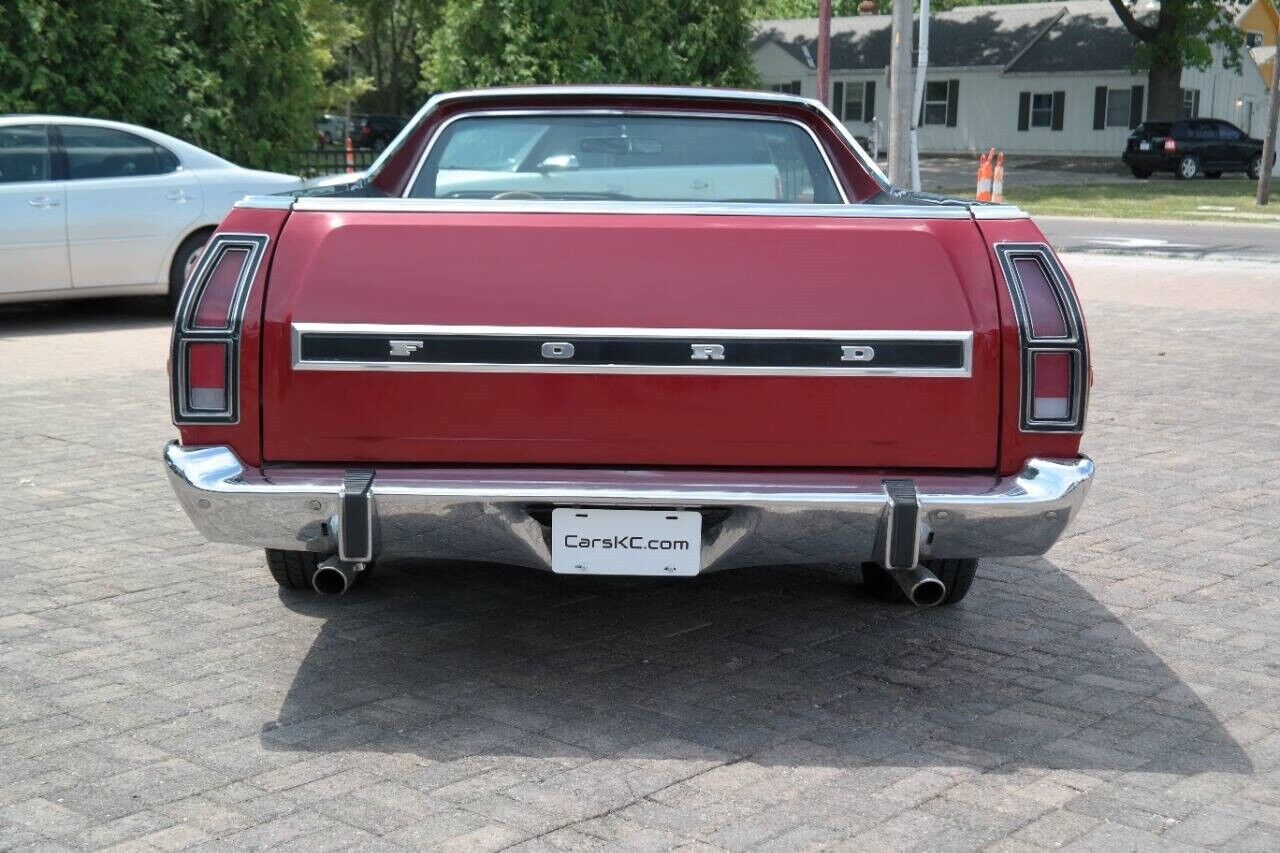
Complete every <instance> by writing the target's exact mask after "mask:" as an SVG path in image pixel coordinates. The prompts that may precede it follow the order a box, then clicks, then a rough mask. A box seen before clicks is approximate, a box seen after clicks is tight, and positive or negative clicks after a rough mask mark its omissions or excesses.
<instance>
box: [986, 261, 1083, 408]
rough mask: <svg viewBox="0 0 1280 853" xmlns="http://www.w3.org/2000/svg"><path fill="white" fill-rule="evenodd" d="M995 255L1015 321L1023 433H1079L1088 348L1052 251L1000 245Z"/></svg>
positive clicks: (1063, 273)
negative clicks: (1019, 364)
mask: <svg viewBox="0 0 1280 853" xmlns="http://www.w3.org/2000/svg"><path fill="white" fill-rule="evenodd" d="M996 254H997V255H998V256H999V258H1000V267H1001V270H1002V271H1003V272H1004V275H1005V280H1006V281H1007V282H1008V284H1009V295H1010V296H1011V297H1012V299H1013V305H1014V316H1015V317H1016V318H1017V321H1018V345H1019V350H1020V359H1021V374H1022V381H1021V386H1022V387H1021V395H1020V398H1021V400H1020V402H1021V405H1020V406H1019V415H1018V426H1019V428H1020V429H1021V430H1022V431H1024V432H1079V431H1080V430H1081V429H1083V428H1084V415H1085V409H1086V406H1087V402H1088V400H1087V397H1088V393H1089V389H1088V386H1087V385H1085V384H1084V381H1083V379H1084V376H1085V375H1086V374H1087V371H1088V369H1089V345H1088V342H1087V341H1086V340H1085V335H1084V318H1083V317H1082V316H1081V314H1080V304H1079V302H1078V301H1077V300H1076V295H1075V291H1074V290H1073V289H1072V288H1071V282H1070V280H1068V278H1067V274H1066V271H1065V270H1063V269H1062V265H1061V264H1060V263H1059V262H1058V259H1057V257H1056V256H1055V255H1054V254H1053V250H1052V249H1050V248H1049V247H1048V246H1047V245H1045V244H1043V243H999V244H997V245H996Z"/></svg>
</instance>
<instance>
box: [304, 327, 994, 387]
mask: <svg viewBox="0 0 1280 853" xmlns="http://www.w3.org/2000/svg"><path fill="white" fill-rule="evenodd" d="M308 333H321V334H326V333H327V334H369V335H379V336H381V335H386V336H388V337H390V336H396V337H414V336H419V337H448V336H477V335H478V336H486V337H503V336H510V337H515V336H521V337H545V338H547V339H548V340H561V339H570V340H572V339H578V340H581V339H584V338H588V339H589V338H603V337H610V338H617V337H623V338H638V339H672V338H687V339H691V340H694V341H695V342H711V343H714V342H716V341H717V340H724V339H730V338H732V339H741V338H752V339H758V340H787V339H792V340H841V339H844V340H852V341H857V342H864V341H872V342H875V341H950V342H955V343H960V344H962V345H963V347H964V364H963V366H962V367H959V368H915V367H874V366H871V365H864V364H863V363H850V364H849V366H846V367H760V366H753V367H748V366H740V365H739V366H735V365H717V364H716V363H714V362H706V363H703V364H688V365H623V364H574V363H573V362H571V361H567V360H561V359H557V360H554V361H548V362H545V363H543V362H535V363H527V364H510V363H501V364H500V363H483V362H479V363H477V362H435V363H428V362H384V361H312V360H307V361H304V360H303V359H302V336H303V335H304V334H308ZM290 341H291V344H290V349H291V355H292V366H293V369H294V370H324V371H345V372H352V371H378V372H384V371H385V372H397V371H403V372H414V373H586V374H634V375H646V376H661V375H682V374H706V375H712V376H839V377H846V378H855V377H864V378H865V377H873V376H906V377H937V378H952V379H964V378H969V377H971V376H972V375H973V332H971V331H921V330H914V329H913V330H904V331H886V330H866V331H860V330H849V329H845V330H838V331H833V330H819V329H683V328H669V329H666V328H627V327H572V326H445V325H417V326H415V325H382V324H376V323H293V324H292V326H291V328H290Z"/></svg>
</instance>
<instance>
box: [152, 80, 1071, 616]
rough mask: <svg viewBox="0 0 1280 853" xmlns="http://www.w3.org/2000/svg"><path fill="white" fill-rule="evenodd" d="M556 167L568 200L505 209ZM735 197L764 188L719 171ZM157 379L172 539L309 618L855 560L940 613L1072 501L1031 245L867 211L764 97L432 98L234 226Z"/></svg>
mask: <svg viewBox="0 0 1280 853" xmlns="http://www.w3.org/2000/svg"><path fill="white" fill-rule="evenodd" d="M624 128H625V133H624V130H623V129H624ZM606 140H607V141H606ZM641 140H646V141H644V142H641ZM569 157H574V158H577V166H576V170H575V171H576V172H577V174H578V176H579V177H580V178H581V179H582V181H583V183H582V184H581V185H575V186H573V187H572V188H568V189H566V188H563V187H559V186H557V185H556V184H555V183H554V182H552V183H549V184H545V185H544V184H540V183H536V182H535V183H530V182H529V181H530V180H541V179H542V177H543V170H545V169H546V168H547V167H548V165H549V164H551V163H555V164H558V166H557V167H556V168H557V169H561V170H568V169H570V167H569V166H568V165H567V163H568V161H567V159H566V158H569ZM497 163H506V164H515V168H507V169H504V170H499V169H496V168H491V167H492V166H493V165H494V164H497ZM477 164H480V165H483V166H485V167H486V177H485V182H486V183H485V185H484V187H483V189H480V188H478V187H473V189H472V191H468V192H466V193H460V192H457V191H456V187H457V184H456V183H454V182H453V177H452V176H451V175H450V172H453V171H456V170H458V169H464V168H466V167H470V166H473V165H477ZM765 167H767V168H768V169H770V170H771V171H770V172H769V174H770V176H771V180H770V182H769V183H770V184H771V186H770V187H769V192H764V191H763V189H757V188H756V187H757V185H756V184H755V181H754V178H752V179H751V180H750V181H748V182H747V183H746V184H744V183H742V182H740V181H739V176H738V175H737V174H736V171H735V170H739V169H747V170H749V171H751V170H757V169H762V168H765ZM678 169H686V170H692V171H690V172H688V173H686V174H685V178H686V180H684V181H677V180H676V179H675V177H674V176H675V175H676V174H677V171H676V170H678ZM591 173H598V174H597V180H598V181H599V182H601V184H602V185H613V186H606V187H605V188H604V189H601V188H600V187H598V186H597V187H594V188H593V187H592V186H591V185H590V184H589V183H588V182H587V178H589V177H590V175H591ZM562 174H564V171H556V170H555V169H553V170H552V171H551V172H550V175H551V176H553V177H554V176H556V175H562ZM502 175H505V177H506V183H504V182H502V181H501V180H500V179H499V177H500V176H502ZM774 175H777V176H780V177H781V180H780V186H779V185H778V184H774V182H773V180H772V176H774ZM722 177H723V181H722ZM744 186H747V187H748V189H746V190H744V189H743V187H744ZM744 192H745V193H746V194H747V195H749V196H751V197H750V198H746V199H744V198H741V196H742V195H743V193H744ZM757 195H760V196H763V197H756V196H757ZM171 358H172V365H173V370H172V372H171V375H172V389H171V394H172V407H173V421H174V424H175V425H176V426H177V428H178V432H179V436H180V438H179V440H178V441H176V442H172V443H170V444H169V446H168V447H167V448H166V450H165V460H166V463H167V469H168V474H169V478H170V480H171V482H172V485H173V488H174V490H175V491H176V493H177V496H178V498H179V500H180V502H181V504H182V506H183V508H184V509H185V510H186V512H187V513H188V515H189V516H190V518H191V519H192V521H193V522H194V524H195V525H196V527H197V528H198V529H199V530H200V531H201V532H202V533H203V534H204V535H205V536H206V537H208V538H209V539H211V540H214V541H218V542H232V543H237V544H241V545H247V546H256V547H262V548H265V549H266V560H267V565H268V567H269V568H270V571H271V574H272V576H273V577H274V578H275V580H276V582H277V583H279V584H280V585H281V586H282V587H285V588H288V589H303V588H307V587H311V588H313V589H315V590H316V591H318V592H320V593H326V594H336V593H341V592H345V591H346V590H347V589H348V587H350V586H351V584H352V583H353V582H355V581H356V580H357V579H359V578H361V577H363V576H365V575H366V574H367V573H368V571H369V568H370V567H371V566H372V565H373V562H374V561H375V560H376V559H380V558H384V557H394V556H410V557H416V558H430V559H461V560H484V561H490V562H501V563H507V564H513V565H518V566H527V567H535V568H538V569H543V570H548V571H552V572H556V573H561V574H570V575H652V576H661V577H689V576H693V575H698V574H701V573H705V572H712V571H716V570H720V569H729V568H734V567H740V566H756V565H770V564H788V565H791V564H800V563H811V564H812V563H817V564H828V563H841V564H845V563H860V564H861V566H862V576H863V579H864V581H865V582H866V584H867V585H868V586H869V587H870V589H871V590H873V591H874V592H875V593H876V594H877V595H880V596H882V597H884V598H886V599H890V600H909V601H911V602H914V603H916V604H919V605H928V604H942V603H948V604H949V603H954V602H957V601H959V600H960V599H962V598H963V597H964V596H965V594H966V593H967V592H968V590H969V588H970V584H971V582H972V581H973V579H974V575H975V573H976V571H977V566H978V559H979V558H981V557H984V556H1013V555H1029V554H1040V553H1043V552H1044V551H1045V550H1047V549H1048V548H1049V547H1050V546H1052V545H1053V543H1054V542H1055V541H1056V540H1057V539H1058V537H1059V536H1060V535H1061V533H1062V531H1063V530H1064V528H1065V527H1066V526H1067V524H1068V523H1069V522H1070V521H1071V520H1072V519H1073V518H1074V517H1075V516H1076V514H1077V513H1078V511H1079V509H1080V507H1081V503H1082V501H1083V500H1084V497H1085V494H1086V492H1087V490H1088V487H1089V484H1090V482H1091V480H1092V477H1093V463H1092V462H1091V461H1090V460H1089V459H1088V457H1086V456H1083V455H1081V453H1080V439H1081V432H1082V430H1083V427H1084V420H1085V410H1086V408H1087V397H1088V393H1089V376H1090V367H1089V350H1088V341H1087V338H1086V335H1085V327H1084V320H1083V318H1082V316H1081V313H1080V306H1079V303H1078V301H1077V299H1076V296H1075V292H1074V290H1073V288H1072V285H1071V282H1070V279H1069V278H1068V276H1067V274H1066V271H1065V270H1064V269H1063V267H1062V265H1061V263H1060V262H1059V261H1058V259H1057V257H1056V256H1055V255H1054V252H1053V250H1052V248H1050V246H1049V244H1048V243H1047V242H1046V240H1045V238H1044V235H1043V234H1041V232H1040V230H1039V229H1038V228H1036V226H1035V225H1034V224H1033V223H1032V222H1031V221H1030V219H1028V218H1027V216H1026V215H1025V214H1024V213H1022V212H1021V211H1020V210H1018V209H1017V208H1014V207H1010V206H1005V205H983V204H977V203H972V202H964V201H959V200H949V199H940V198H937V197H930V196H923V195H918V194H912V193H909V192H904V191H901V190H897V189H892V188H890V187H889V186H888V184H887V182H886V181H885V180H884V178H883V176H882V174H881V173H880V172H879V170H878V169H877V168H876V166H875V164H874V163H872V162H871V161H870V160H869V159H867V158H866V157H865V155H863V154H862V153H861V151H860V149H858V148H857V147H856V146H855V145H854V144H853V142H852V139H851V137H850V136H849V135H848V133H847V131H846V130H845V129H844V128H843V126H842V125H841V124H840V123H839V122H838V121H837V120H835V118H834V117H833V116H832V115H831V114H830V112H828V111H827V109H826V108H825V107H823V106H822V105H821V104H820V103H818V102H815V101H809V100H804V99H801V98H797V97H794V96H790V95H780V94H773V93H763V92H762V93H753V92H741V91H725V90H716V89H669V88H644V87H545V88H542V87H534V88H527V89H499V90H489V91H476V92H465V93H459V94H451V95H440V96H437V97H434V98H432V100H431V101H430V102H429V103H428V104H427V106H426V107H425V108H424V109H423V111H422V112H420V113H419V114H418V116H417V117H416V118H415V119H414V121H413V123H412V125H411V126H410V129H409V132H408V133H406V134H405V135H403V136H402V137H401V138H400V141H399V142H398V143H397V144H396V145H395V146H393V147H392V148H390V149H388V150H387V151H385V152H384V153H383V155H382V157H380V158H379V160H378V161H377V162H376V163H374V165H373V166H372V167H371V169H370V170H369V172H368V173H367V175H366V176H365V177H364V179H363V180H362V181H360V182H358V183H357V184H355V185H353V188H352V189H350V190H340V191H336V192H329V193H328V194H325V195H318V196H313V197H310V196H306V195H303V196H301V197H296V198H295V197H289V198H284V197H280V196H272V197H263V198H257V199H249V200H247V201H246V202H245V203H243V204H242V205H240V206H238V207H237V208H236V209H235V210H234V211H232V213H231V215H230V216H229V217H228V218H227V220H226V221H225V222H224V223H223V224H222V226H221V227H220V228H219V231H218V233H217V234H216V235H215V236H214V238H213V240H212V241H211V242H210V246H209V249H208V251H207V252H206V253H205V255H204V257H203V258H202V260H201V263H200V267H199V268H198V269H197V270H196V272H195V274H194V276H193V279H192V285H191V287H190V288H188V290H187V293H186V294H185V295H184V297H183V301H182V304H181V306H180V307H179V311H178V318H177V320H176V322H175V329H174V336H173V343H172V354H171Z"/></svg>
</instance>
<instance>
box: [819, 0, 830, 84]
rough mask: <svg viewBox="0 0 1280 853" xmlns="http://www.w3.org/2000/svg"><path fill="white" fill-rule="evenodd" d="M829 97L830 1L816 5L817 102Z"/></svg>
mask: <svg viewBox="0 0 1280 853" xmlns="http://www.w3.org/2000/svg"><path fill="white" fill-rule="evenodd" d="M830 97H831V0H821V2H820V3H818V100H819V101H822V103H824V104H825V103H827V99H828V98H830Z"/></svg>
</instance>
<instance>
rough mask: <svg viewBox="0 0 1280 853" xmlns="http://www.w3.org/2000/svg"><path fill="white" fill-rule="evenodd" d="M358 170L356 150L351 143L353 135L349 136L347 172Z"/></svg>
mask: <svg viewBox="0 0 1280 853" xmlns="http://www.w3.org/2000/svg"><path fill="white" fill-rule="evenodd" d="M355 170H356V150H355V148H354V147H353V146H352V145H351V137H350V136H348V137H347V174H350V173H352V172H354V171H355Z"/></svg>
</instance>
